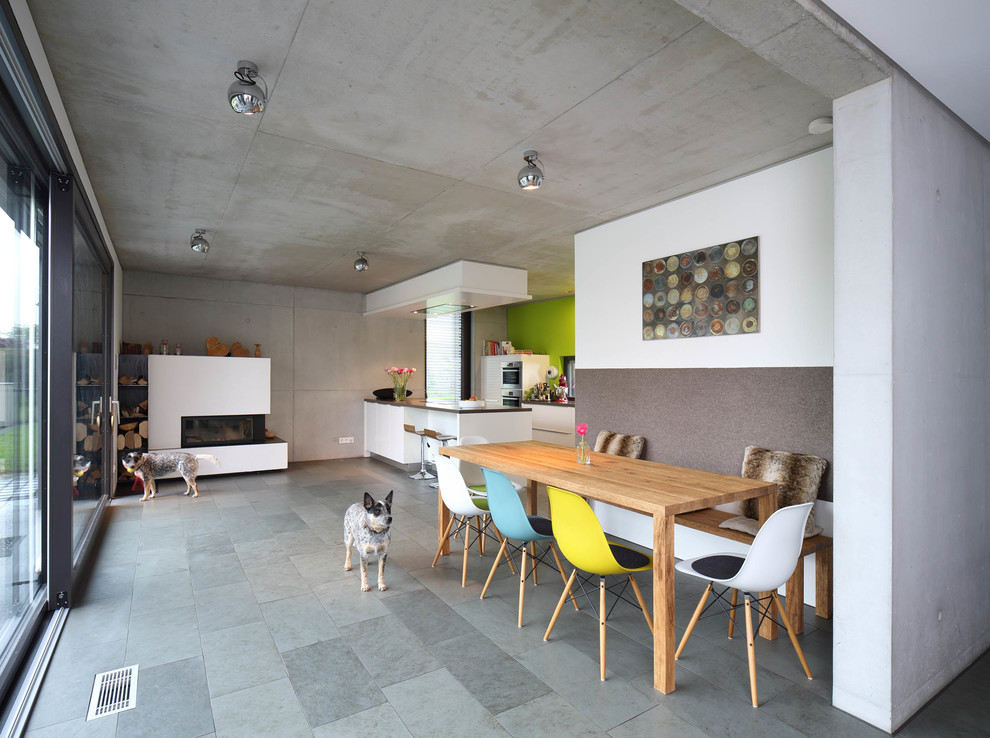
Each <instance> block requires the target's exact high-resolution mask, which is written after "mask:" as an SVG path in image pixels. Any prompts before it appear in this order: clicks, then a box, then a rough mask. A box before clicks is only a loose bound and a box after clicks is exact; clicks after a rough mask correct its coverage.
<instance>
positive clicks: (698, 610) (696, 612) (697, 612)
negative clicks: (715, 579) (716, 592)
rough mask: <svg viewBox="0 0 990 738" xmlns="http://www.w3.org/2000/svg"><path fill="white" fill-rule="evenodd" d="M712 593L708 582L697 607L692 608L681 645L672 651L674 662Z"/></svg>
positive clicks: (679, 655) (710, 584)
mask: <svg viewBox="0 0 990 738" xmlns="http://www.w3.org/2000/svg"><path fill="white" fill-rule="evenodd" d="M711 591H712V583H711V582H709V583H708V586H707V587H705V591H704V592H703V593H702V595H701V599H700V600H699V601H698V606H697V607H696V608H694V614H693V615H692V616H691V622H689V623H688V625H687V629H686V630H685V631H684V636H683V637H682V638H681V643H680V645H679V646H678V647H677V650H676V651H674V660H675V661H676V660H677V659H679V658H680V657H681V651H683V650H684V646H685V645H686V644H687V642H688V638H690V637H691V632H692V631H693V630H694V626H695V624H696V623H697V622H698V618H700V617H701V611H702V610H704V609H705V603H706V602H708V595H709V594H710V593H711Z"/></svg>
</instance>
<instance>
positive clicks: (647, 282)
mask: <svg viewBox="0 0 990 738" xmlns="http://www.w3.org/2000/svg"><path fill="white" fill-rule="evenodd" d="M652 289H653V280H652V279H644V280H643V292H649V291H650V290H652Z"/></svg>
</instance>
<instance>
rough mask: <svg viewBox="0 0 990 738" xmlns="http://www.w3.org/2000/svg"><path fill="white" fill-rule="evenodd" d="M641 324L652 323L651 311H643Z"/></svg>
mask: <svg viewBox="0 0 990 738" xmlns="http://www.w3.org/2000/svg"><path fill="white" fill-rule="evenodd" d="M643 322H644V323H652V322H653V311H652V310H644V311H643Z"/></svg>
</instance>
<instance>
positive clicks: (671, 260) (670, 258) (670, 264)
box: [667, 256, 677, 272]
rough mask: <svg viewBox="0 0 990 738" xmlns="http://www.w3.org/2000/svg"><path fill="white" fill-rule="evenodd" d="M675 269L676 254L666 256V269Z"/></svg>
mask: <svg viewBox="0 0 990 738" xmlns="http://www.w3.org/2000/svg"><path fill="white" fill-rule="evenodd" d="M675 269H677V257H676V256H668V257H667V271H670V272H672V271H674V270H675Z"/></svg>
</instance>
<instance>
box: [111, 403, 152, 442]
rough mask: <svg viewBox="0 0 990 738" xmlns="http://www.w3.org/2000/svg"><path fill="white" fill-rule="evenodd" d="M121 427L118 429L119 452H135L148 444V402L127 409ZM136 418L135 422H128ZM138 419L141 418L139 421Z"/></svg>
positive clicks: (124, 411)
mask: <svg viewBox="0 0 990 738" xmlns="http://www.w3.org/2000/svg"><path fill="white" fill-rule="evenodd" d="M122 415H123V418H122V419H121V423H120V426H119V427H118V428H117V450H118V451H124V450H127V449H129V450H131V451H135V450H137V449H139V448H141V447H143V446H146V445H147V443H148V419H147V415H148V401H147V400H145V401H144V402H142V403H140V404H138V405H135V406H134V407H125V408H124V410H123V413H122ZM128 418H135V420H128ZM137 418H141V419H140V420H138V419H137Z"/></svg>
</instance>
